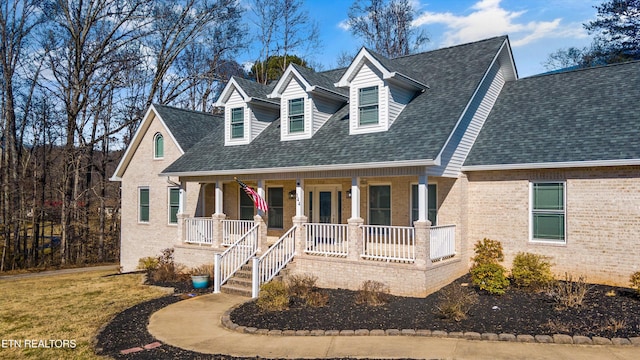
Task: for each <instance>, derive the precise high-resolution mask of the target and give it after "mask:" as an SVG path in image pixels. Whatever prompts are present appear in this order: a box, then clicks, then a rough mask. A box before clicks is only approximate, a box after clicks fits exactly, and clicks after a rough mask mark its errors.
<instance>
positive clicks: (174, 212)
mask: <svg viewBox="0 0 640 360" xmlns="http://www.w3.org/2000/svg"><path fill="white" fill-rule="evenodd" d="M168 205H169V224H177V223H178V210H179V209H180V188H177V187H172V188H169V204H168Z"/></svg>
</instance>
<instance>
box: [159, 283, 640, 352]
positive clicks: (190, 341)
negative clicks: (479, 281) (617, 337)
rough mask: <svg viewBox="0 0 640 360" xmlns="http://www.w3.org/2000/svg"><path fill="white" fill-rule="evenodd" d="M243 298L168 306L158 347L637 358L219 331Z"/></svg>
mask: <svg viewBox="0 0 640 360" xmlns="http://www.w3.org/2000/svg"><path fill="white" fill-rule="evenodd" d="M246 300H247V298H243V297H239V296H234V295H226V294H212V295H205V296H198V297H195V298H193V299H189V300H184V301H180V302H178V303H175V304H173V305H170V306H168V307H166V308H164V309H162V310H160V311H158V312H156V313H155V314H153V315H152V316H151V319H150V320H149V326H148V329H149V332H150V333H151V334H152V335H153V336H155V337H156V338H157V339H158V340H160V341H161V342H163V343H166V344H170V345H173V346H176V347H179V348H182V349H186V350H192V351H196V352H200V353H207V354H225V355H232V356H244V357H250V356H259V357H266V358H290V359H293V358H335V357H353V358H413V359H576V360H578V359H580V360H590V359H592V360H595V359H638V358H640V348H639V347H635V346H605V345H560V344H539V343H517V342H503V341H479V340H478V341H476V340H464V339H448V338H433V337H417V336H267V335H250V334H243V333H239V332H236V331H232V330H229V329H227V328H225V327H224V326H222V322H221V317H222V315H223V314H224V312H225V311H227V310H228V309H229V308H231V307H232V306H234V305H236V304H240V303H242V302H244V301H246Z"/></svg>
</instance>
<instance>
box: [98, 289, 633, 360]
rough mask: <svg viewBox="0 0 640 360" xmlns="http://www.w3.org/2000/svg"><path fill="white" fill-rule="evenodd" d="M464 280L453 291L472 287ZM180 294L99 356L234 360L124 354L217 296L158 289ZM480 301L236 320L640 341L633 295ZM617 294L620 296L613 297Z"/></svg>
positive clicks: (255, 314) (238, 317) (510, 296)
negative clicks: (450, 315) (180, 313)
mask: <svg viewBox="0 0 640 360" xmlns="http://www.w3.org/2000/svg"><path fill="white" fill-rule="evenodd" d="M468 280H469V279H468V277H462V278H460V279H458V280H456V281H455V282H454V283H452V284H450V285H449V286H460V284H461V283H465V282H468ZM153 285H161V286H167V287H173V288H175V289H176V292H175V294H174V295H171V296H165V297H162V298H158V299H154V300H150V301H147V302H144V303H141V304H138V305H136V306H133V307H131V308H129V309H127V310H125V311H123V312H122V313H120V314H118V315H117V316H116V317H115V318H114V319H113V320H112V321H111V322H109V323H108V324H107V325H106V326H105V327H104V328H103V329H102V330H101V331H100V333H99V334H98V336H97V337H96V352H97V353H98V354H99V355H106V356H110V357H113V358H116V359H140V360H142V359H216V360H222V359H232V360H244V359H247V360H248V359H251V360H257V358H237V357H231V356H227V355H222V354H216V355H207V354H200V353H196V352H193V351H188V350H183V349H180V348H176V347H173V346H170V345H167V344H162V346H160V347H158V348H155V349H150V350H144V351H140V352H136V353H132V354H128V355H122V354H120V351H121V350H124V349H129V348H133V347H141V346H144V345H147V344H151V343H153V342H155V341H157V340H156V339H154V338H153V336H152V335H151V334H149V332H148V331H147V325H148V323H149V318H150V316H151V315H152V314H153V313H154V312H156V311H158V310H160V309H162V308H163V307H166V306H168V305H170V304H173V303H175V302H178V301H180V300H181V299H184V298H188V297H189V295H186V294H194V295H196V296H197V295H198V294H205V293H211V292H212V289H211V288H207V289H202V290H196V289H193V288H192V287H191V285H190V282H188V281H184V282H178V283H154V284H153ZM469 289H471V290H472V291H475V292H477V293H478V296H479V301H478V303H477V304H476V305H475V306H474V307H473V308H472V309H471V311H470V313H469V317H468V318H467V319H466V320H462V321H460V322H455V321H450V320H446V319H442V318H441V317H439V316H438V315H437V314H436V313H435V312H434V309H435V308H436V305H437V303H438V297H439V293H435V294H432V295H430V296H427V297H426V298H409V297H396V296H391V297H390V302H389V303H388V304H387V305H383V306H379V307H370V306H364V305H357V304H355V295H356V292H354V291H349V290H330V289H323V291H326V292H327V293H328V294H329V302H328V304H327V305H326V306H325V307H321V308H310V307H305V306H301V305H300V304H299V303H294V304H292V306H291V307H290V309H289V310H287V311H282V312H261V311H259V310H258V309H257V307H256V305H255V302H248V303H246V304H244V305H242V306H240V307H238V308H237V309H236V310H234V311H233V312H232V314H231V318H232V320H233V321H234V322H235V323H237V324H239V325H244V326H252V327H257V328H266V329H281V330H314V329H323V330H334V329H335V330H356V329H370V330H372V329H429V330H444V331H475V332H479V333H484V332H492V333H513V334H531V335H544V334H568V335H585V336H602V337H607V338H613V337H636V336H640V296H638V294H637V293H636V292H634V291H633V290H631V289H625V288H615V287H609V286H603V285H593V286H592V287H591V289H590V291H589V293H588V295H587V297H586V298H585V301H584V304H583V305H582V306H580V307H577V308H574V309H565V310H559V309H558V308H557V304H556V303H555V302H554V301H552V299H551V298H550V297H549V296H548V295H546V294H544V293H527V292H523V291H520V290H517V289H513V288H512V289H510V290H509V291H507V293H506V294H505V295H503V296H492V295H488V294H486V293H483V292H481V291H478V290H475V289H472V288H469ZM610 291H614V292H615V296H607V295H606V294H607V293H609V292H610Z"/></svg>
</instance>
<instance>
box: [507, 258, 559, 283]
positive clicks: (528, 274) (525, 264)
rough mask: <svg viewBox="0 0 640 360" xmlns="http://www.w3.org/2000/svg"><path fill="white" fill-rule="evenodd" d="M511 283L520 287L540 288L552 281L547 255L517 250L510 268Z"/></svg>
mask: <svg viewBox="0 0 640 360" xmlns="http://www.w3.org/2000/svg"><path fill="white" fill-rule="evenodd" d="M511 277H512V278H513V284H514V285H515V286H517V287H520V288H529V289H531V290H533V291H536V290H540V289H543V288H545V287H546V286H548V285H549V284H551V283H552V282H553V275H552V274H551V263H550V262H549V257H547V256H542V255H537V254H531V253H524V252H519V253H518V254H517V255H516V257H515V258H514V259H513V267H512V268H511Z"/></svg>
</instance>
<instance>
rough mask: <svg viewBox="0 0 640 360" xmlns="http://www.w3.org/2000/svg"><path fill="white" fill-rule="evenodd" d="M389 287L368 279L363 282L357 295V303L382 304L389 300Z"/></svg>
mask: <svg viewBox="0 0 640 360" xmlns="http://www.w3.org/2000/svg"><path fill="white" fill-rule="evenodd" d="M389 299H390V296H389V288H388V287H387V286H386V285H385V284H383V283H381V282H379V281H374V280H367V281H365V282H364V283H362V286H361V287H360V289H359V290H358V294H357V295H356V304H365V305H368V306H380V305H384V304H386V303H388V302H389Z"/></svg>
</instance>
